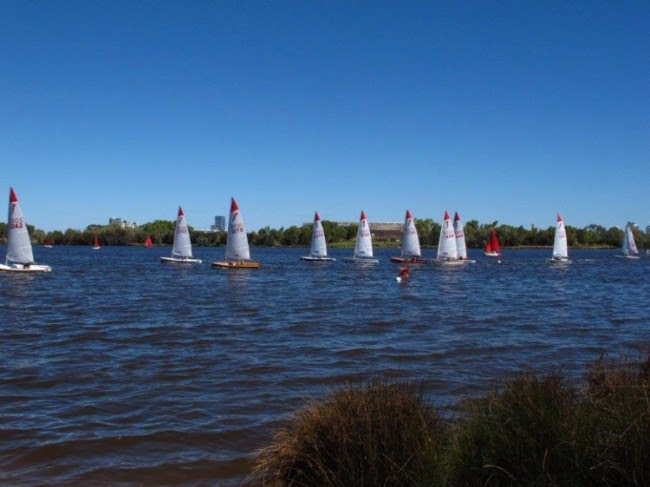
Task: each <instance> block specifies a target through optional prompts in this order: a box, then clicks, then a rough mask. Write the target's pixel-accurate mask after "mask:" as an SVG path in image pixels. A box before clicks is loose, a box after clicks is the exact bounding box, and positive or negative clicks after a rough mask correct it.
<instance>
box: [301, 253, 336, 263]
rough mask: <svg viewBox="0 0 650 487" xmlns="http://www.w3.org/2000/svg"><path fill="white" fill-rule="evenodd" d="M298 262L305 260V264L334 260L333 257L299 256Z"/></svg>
mask: <svg viewBox="0 0 650 487" xmlns="http://www.w3.org/2000/svg"><path fill="white" fill-rule="evenodd" d="M300 260H306V261H307V262H333V261H335V260H336V259H335V258H334V257H312V256H311V255H305V256H301V257H300Z"/></svg>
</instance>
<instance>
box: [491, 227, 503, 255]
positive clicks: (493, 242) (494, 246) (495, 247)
mask: <svg viewBox="0 0 650 487" xmlns="http://www.w3.org/2000/svg"><path fill="white" fill-rule="evenodd" d="M488 245H489V246H491V247H492V252H497V253H499V252H501V247H500V246H499V241H498V240H497V232H495V231H494V228H493V229H492V231H491V232H490V241H489V242H488Z"/></svg>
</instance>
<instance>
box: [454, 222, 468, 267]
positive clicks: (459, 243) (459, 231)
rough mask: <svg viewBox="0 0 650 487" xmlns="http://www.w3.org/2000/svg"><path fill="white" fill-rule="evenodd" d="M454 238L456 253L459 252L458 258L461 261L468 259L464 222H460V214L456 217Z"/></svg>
mask: <svg viewBox="0 0 650 487" xmlns="http://www.w3.org/2000/svg"><path fill="white" fill-rule="evenodd" d="M454 237H455V238H456V251H457V252H458V257H459V258H461V259H467V245H466V244H465V232H464V231H463V222H461V221H460V216H459V215H458V212H456V214H455V215H454Z"/></svg>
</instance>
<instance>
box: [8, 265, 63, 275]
mask: <svg viewBox="0 0 650 487" xmlns="http://www.w3.org/2000/svg"><path fill="white" fill-rule="evenodd" d="M0 272H23V273H34V272H52V268H51V267H50V266H49V265H42V264H32V265H30V266H28V267H25V266H24V265H22V264H11V265H5V264H0Z"/></svg>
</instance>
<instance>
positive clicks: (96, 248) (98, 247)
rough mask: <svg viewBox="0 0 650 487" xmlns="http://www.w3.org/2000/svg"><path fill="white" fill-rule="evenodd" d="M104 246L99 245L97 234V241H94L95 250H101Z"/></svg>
mask: <svg viewBox="0 0 650 487" xmlns="http://www.w3.org/2000/svg"><path fill="white" fill-rule="evenodd" d="M101 248H102V247H101V246H100V245H99V239H98V238H97V235H95V241H94V242H93V250H99V249H101Z"/></svg>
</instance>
